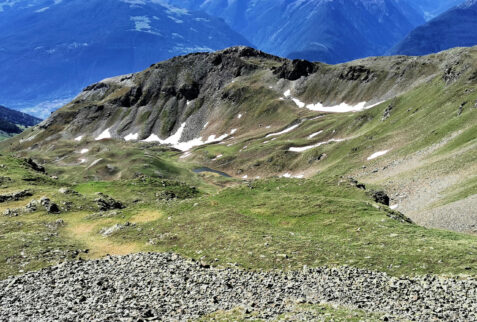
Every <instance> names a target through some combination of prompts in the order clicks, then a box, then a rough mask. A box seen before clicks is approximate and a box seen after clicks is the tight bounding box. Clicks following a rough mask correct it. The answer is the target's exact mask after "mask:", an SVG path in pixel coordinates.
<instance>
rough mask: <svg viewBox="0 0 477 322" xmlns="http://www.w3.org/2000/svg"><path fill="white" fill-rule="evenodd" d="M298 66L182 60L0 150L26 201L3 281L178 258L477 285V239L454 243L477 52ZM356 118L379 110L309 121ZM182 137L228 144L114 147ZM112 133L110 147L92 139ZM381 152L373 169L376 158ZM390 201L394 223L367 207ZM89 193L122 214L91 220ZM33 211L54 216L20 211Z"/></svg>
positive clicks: (1, 272) (98, 94) (465, 197)
mask: <svg viewBox="0 0 477 322" xmlns="http://www.w3.org/2000/svg"><path fill="white" fill-rule="evenodd" d="M182 63H184V64H185V66H186V67H187V68H188V69H187V68H186V67H181V66H182V65H181V64H182ZM293 64H294V63H291V62H289V61H286V60H282V59H280V58H277V57H273V56H268V55H265V54H263V53H259V52H254V51H251V50H249V49H246V48H245V49H243V48H242V49H241V48H238V49H229V50H225V51H222V52H218V53H214V54H210V55H206V54H197V55H189V56H186V57H185V58H175V59H173V60H171V61H168V62H163V63H160V64H156V65H154V66H152V67H151V68H150V69H148V70H146V71H145V72H142V73H139V74H137V75H134V76H128V77H129V78H127V77H126V78H127V79H125V80H120V81H118V80H106V81H103V82H101V83H98V84H96V85H94V86H92V87H91V88H93V89H91V88H90V89H87V90H85V92H83V93H82V94H81V95H80V96H79V97H78V98H77V99H75V100H74V101H73V102H71V103H70V104H68V105H67V106H65V107H64V108H63V109H61V110H59V111H58V112H56V113H55V114H54V115H53V116H52V118H50V119H49V120H47V121H45V122H44V123H42V124H41V125H39V126H36V127H34V128H31V129H28V130H27V131H25V132H24V133H23V134H21V135H19V136H17V137H15V138H13V139H10V140H7V141H5V142H3V143H1V144H0V149H1V151H2V156H0V164H2V167H1V178H0V179H1V190H0V194H1V195H7V194H9V193H12V192H18V191H22V190H24V189H28V190H29V191H30V192H31V193H32V196H29V197H25V198H20V199H19V200H15V201H5V202H1V203H0V212H1V213H3V212H5V214H8V215H5V216H0V241H1V243H0V248H1V249H0V250H1V251H0V276H1V277H2V278H4V277H6V276H8V275H16V274H20V273H23V272H26V271H30V270H36V269H38V268H40V267H44V266H48V265H52V264H54V263H58V262H61V261H63V260H65V259H68V260H69V259H75V258H83V259H91V258H100V257H102V256H104V255H106V254H116V255H121V254H128V253H134V252H143V251H153V252H168V251H172V252H176V253H179V254H182V255H185V256H187V257H192V258H195V259H198V260H201V261H204V262H207V263H212V264H213V265H217V266H230V265H238V266H239V267H242V268H246V269H285V270H287V269H300V268H301V267H303V266H304V265H307V266H311V267H316V266H340V265H349V266H355V267H359V268H366V269H371V270H377V271H384V272H387V273H389V274H391V275H395V276H399V275H402V274H404V275H422V274H438V275H446V276H448V275H451V276H459V275H470V276H473V277H475V276H476V274H477V273H476V270H477V260H476V259H475V258H476V257H475V254H476V252H477V236H476V235H475V234H465V233H462V232H466V233H469V232H470V233H472V231H473V229H474V228H475V226H473V225H475V220H474V217H473V216H474V215H475V214H474V215H473V212H472V211H474V209H475V207H476V206H475V205H476V203H475V193H476V182H475V181H476V180H475V179H476V178H475V173H477V168H476V167H477V162H476V159H477V152H476V151H477V149H476V147H477V146H476V145H477V137H476V133H477V128H476V124H477V105H476V102H477V83H476V80H477V77H476V76H475V75H477V48H470V49H454V50H451V51H447V52H443V53H440V54H436V55H431V56H426V57H419V58H416V57H384V58H370V59H364V60H359V61H355V62H351V63H347V64H342V65H337V66H328V65H323V64H319V63H316V64H311V65H307V64H306V63H305V67H304V68H305V69H306V71H305V72H304V71H303V70H302V69H301V67H303V66H301V65H299V64H300V63H298V66H294V65H293ZM300 66H301V67H300ZM187 70H189V71H190V70H193V71H192V72H190V73H188V71H187ZM204 70H205V71H206V73H205V74H204ZM223 70H225V72H223ZM171 71H174V72H175V73H171ZM163 73H164V74H163ZM294 73H298V74H299V75H298V76H301V77H297V78H296V77H294ZM196 74H197V75H199V76H201V75H202V76H203V75H207V77H206V78H205V80H204V78H200V77H199V76H197V75H196ZM171 75H179V76H177V79H171V78H170V77H173V76H171ZM224 75H225V76H224ZM237 75H239V76H237ZM196 76H197V79H195V77H196ZM202 76H201V77H202ZM295 76H296V75H295ZM199 79H200V81H199ZM200 82H202V83H200ZM288 91H289V92H288ZM287 92H288V93H287ZM157 93H159V94H157ZM156 94H157V95H156ZM288 94H289V95H288ZM155 95H156V96H155ZM362 101H368V102H370V103H378V104H377V105H376V106H375V107H373V108H370V109H366V110H363V111H359V112H350V113H331V114H330V113H324V112H316V111H312V110H309V109H306V108H303V107H301V105H302V103H301V102H304V103H307V104H311V103H313V104H316V103H318V102H321V103H323V104H324V105H328V106H334V105H338V104H340V103H342V102H347V103H348V104H357V103H359V102H362ZM84 120H86V123H84ZM181 124H186V126H185V130H184V133H183V138H184V140H183V141H187V140H189V139H193V138H197V137H202V138H207V137H209V136H211V135H216V136H220V135H222V134H223V133H229V135H228V136H227V137H226V138H225V139H223V140H222V141H221V142H217V143H215V144H207V145H202V146H197V147H193V148H192V149H190V150H189V151H180V150H178V149H175V148H174V146H164V145H160V144H158V143H147V142H141V141H135V140H132V141H127V142H126V141H124V140H122V138H124V137H125V136H126V135H132V134H137V138H138V140H144V139H146V138H147V137H149V136H150V134H151V133H157V135H158V136H160V137H161V138H165V137H168V136H171V135H172V136H173V135H174V134H175V133H177V132H178V131H179V129H180V128H181ZM291 127H292V130H289V129H290V128H291ZM106 129H107V130H109V131H110V134H111V138H106V139H103V140H97V137H98V135H99V134H101V133H104V131H105V130H106ZM234 130H235V131H234ZM284 130H285V131H284ZM230 133H231V134H230ZM311 146H313V147H311ZM308 147H309V148H308ZM376 152H383V153H382V154H383V155H382V156H380V157H377V158H374V159H370V158H369V157H370V156H371V155H373V154H375V153H376ZM384 152H387V153H384ZM24 157H32V158H33V159H35V160H36V161H37V162H39V163H40V164H42V165H44V166H45V168H46V172H47V173H48V174H43V173H40V172H38V171H35V170H34V169H32V168H31V165H28V164H27V163H25V161H23V159H22V158H24ZM199 167H209V168H211V169H217V170H221V171H223V172H225V173H228V174H230V175H231V176H232V177H231V178H225V177H222V176H220V175H216V174H214V173H211V172H204V173H195V172H194V171H193V170H194V169H196V168H199ZM56 177H57V179H56ZM284 177H299V178H300V179H297V178H295V179H293V178H284ZM349 177H353V178H355V179H357V180H359V181H360V182H363V183H364V184H366V190H363V189H359V188H358V187H356V185H355V184H352V183H353V181H350V179H349ZM62 187H66V188H68V189H69V190H66V191H67V192H66V193H65V189H63V190H62V192H60V188H62ZM383 188H384V190H385V191H386V192H387V193H388V194H389V195H390V197H391V205H393V208H394V206H397V211H396V210H392V209H391V208H389V207H388V206H385V205H381V204H377V203H376V202H375V201H374V200H373V198H372V197H371V196H370V194H369V192H370V191H371V190H373V189H375V190H378V189H383ZM98 192H102V193H104V194H106V195H108V196H110V197H112V198H114V199H115V200H119V201H121V202H122V203H123V204H124V206H125V208H122V209H110V210H103V211H101V210H100V209H99V208H98V202H97V199H98V198H100V196H98V195H97V193H98ZM42 196H47V197H48V198H49V199H51V202H54V203H56V204H58V206H59V207H60V212H59V213H57V214H51V213H48V212H47V211H46V209H45V207H43V206H39V207H38V208H37V209H36V210H34V211H29V212H26V211H24V210H25V207H26V206H27V204H28V203H29V202H30V201H31V200H39V199H41V198H42ZM449 208H451V209H459V211H458V212H456V211H454V212H449V211H447V210H448V209H449ZM8 209H10V211H8ZM399 211H400V212H402V213H404V214H405V215H406V216H408V217H410V218H411V219H412V220H413V221H414V222H416V223H417V224H414V223H408V222H406V221H405V220H400V219H403V218H404V217H402V216H403V215H402V214H401V213H400V212H399ZM15 212H17V213H18V216H12V213H13V214H14V213H15ZM476 219H477V218H476ZM423 225H424V226H427V228H426V227H423ZM450 230H453V231H454V232H453V231H450ZM311 309H312V310H315V309H317V310H325V311H327V310H331V311H332V312H331V313H330V314H332V316H333V317H335V316H336V317H337V318H338V317H341V316H343V314H344V315H346V314H348V313H347V312H345V311H342V310H341V309H340V308H335V309H329V308H311ZM236 314H238V315H236ZM350 314H351V313H350ZM352 314H357V316H358V317H361V316H360V314H361V313H359V312H357V311H356V312H355V311H353V313H352ZM235 316H240V312H238V313H237V312H219V313H218V318H223V319H227V318H228V319H232V320H233V319H234V317H235ZM211 318H213V317H211ZM363 318H364V317H363ZM366 318H371V317H369V316H367V317H366ZM285 319H286V318H285Z"/></svg>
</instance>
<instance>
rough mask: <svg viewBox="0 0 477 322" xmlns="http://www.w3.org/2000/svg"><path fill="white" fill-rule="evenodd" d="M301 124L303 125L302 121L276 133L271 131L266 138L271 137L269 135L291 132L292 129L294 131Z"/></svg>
mask: <svg viewBox="0 0 477 322" xmlns="http://www.w3.org/2000/svg"><path fill="white" fill-rule="evenodd" d="M300 125H301V123H298V124H295V125H292V126H290V127H288V128H286V129H284V130H283V131H280V132H276V133H270V134H268V135H267V136H265V137H266V138H269V137H272V136H279V135H282V134H285V133H288V132H291V131H293V130H294V129H296V128H297V127H299V126H300Z"/></svg>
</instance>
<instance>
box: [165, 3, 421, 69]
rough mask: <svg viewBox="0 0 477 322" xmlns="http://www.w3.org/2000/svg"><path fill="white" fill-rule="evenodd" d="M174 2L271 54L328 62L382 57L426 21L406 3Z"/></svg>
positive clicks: (419, 12)
mask: <svg viewBox="0 0 477 322" xmlns="http://www.w3.org/2000/svg"><path fill="white" fill-rule="evenodd" d="M169 2H170V3H171V4H174V5H181V4H182V6H186V7H187V8H189V9H196V10H204V11H206V12H207V13H209V14H211V15H214V16H219V17H222V18H223V19H224V20H225V21H226V22H227V23H228V24H229V25H230V26H231V27H232V28H233V29H234V30H236V31H238V32H240V33H241V34H243V35H244V36H245V37H247V39H248V40H250V41H251V42H252V43H253V44H254V45H255V46H256V47H258V48H259V49H262V50H264V51H266V52H270V53H272V54H277V55H280V56H284V57H289V58H304V59H308V60H314V61H323V62H327V63H339V62H344V61H349V60H352V59H356V58H361V57H366V56H375V55H382V54H384V53H385V52H386V50H388V49H389V48H391V47H392V46H393V45H394V44H396V43H397V42H398V41H400V40H401V39H402V38H403V37H404V36H405V35H406V34H407V33H408V32H410V31H411V30H412V29H414V28H415V27H416V26H418V25H420V24H423V23H424V22H425V19H424V17H423V14H422V12H421V11H420V10H419V9H417V8H416V7H414V6H412V5H411V4H410V3H409V2H407V0H406V1H402V0H332V1H330V0H306V1H303V0H240V1H233V0H185V1H184V0H169Z"/></svg>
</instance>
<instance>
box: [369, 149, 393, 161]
mask: <svg viewBox="0 0 477 322" xmlns="http://www.w3.org/2000/svg"><path fill="white" fill-rule="evenodd" d="M389 151H391V150H385V151H379V152H376V153H373V154H371V155H370V156H369V157H368V160H374V159H376V158H379V157H382V156H383V155H385V154H386V153H388V152H389Z"/></svg>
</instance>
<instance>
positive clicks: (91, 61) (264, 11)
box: [0, 0, 472, 117]
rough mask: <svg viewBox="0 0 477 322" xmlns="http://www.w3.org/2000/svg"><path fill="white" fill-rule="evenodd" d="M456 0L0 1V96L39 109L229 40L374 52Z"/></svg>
mask: <svg viewBox="0 0 477 322" xmlns="http://www.w3.org/2000/svg"><path fill="white" fill-rule="evenodd" d="M461 1H462V0H103V1H100V0H87V1H84V0H83V1H80V0H0V104H4V105H7V106H10V107H13V108H16V109H22V110H24V111H26V112H29V113H33V114H35V115H37V116H40V117H46V116H47V114H48V113H49V111H51V110H53V109H56V108H57V107H59V106H60V105H62V103H66V102H67V101H68V100H69V99H71V98H72V97H73V96H75V95H76V94H77V93H78V92H79V91H80V90H81V89H82V88H83V87H85V86H87V85H89V84H91V83H94V82H97V81H99V80H101V79H103V78H106V77H111V76H115V75H120V74H127V73H131V72H136V71H139V70H142V69H144V68H145V67H147V66H149V65H150V64H153V63H156V62H158V61H161V60H164V59H168V58H170V57H173V56H177V55H181V54H186V53H190V52H195V51H212V50H217V49H221V48H225V47H229V46H234V45H252V46H254V47H256V48H259V49H261V50H264V51H267V52H269V53H272V54H276V55H280V56H284V57H289V58H303V59H308V60H314V61H323V62H327V63H339V62H344V61H349V60H353V59H357V58H362V57H367V56H378V55H383V54H385V53H386V52H389V50H390V49H391V48H393V47H394V46H396V44H397V43H399V42H400V41H401V40H402V39H404V37H405V36H406V35H408V34H409V32H411V31H412V30H414V29H415V28H416V27H418V26H421V25H423V24H425V23H426V20H428V19H430V18H432V17H434V16H435V15H437V14H439V13H441V12H442V11H445V10H446V9H448V8H450V7H452V6H454V5H456V4H458V3H460V2H461ZM435 19H438V18H435ZM433 21H434V20H433ZM429 23H432V21H431V22H429ZM471 30H472V29H471ZM433 41H436V39H434V40H433ZM437 41H439V40H437Z"/></svg>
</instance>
